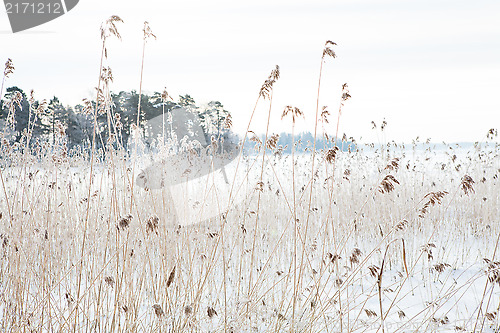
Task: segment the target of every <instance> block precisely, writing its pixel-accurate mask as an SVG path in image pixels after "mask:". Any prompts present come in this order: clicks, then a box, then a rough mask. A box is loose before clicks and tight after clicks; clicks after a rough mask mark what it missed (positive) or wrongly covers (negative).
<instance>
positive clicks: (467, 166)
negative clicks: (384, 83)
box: [0, 17, 500, 332]
mask: <svg viewBox="0 0 500 333" xmlns="http://www.w3.org/2000/svg"><path fill="white" fill-rule="evenodd" d="M120 21H121V20H119V19H118V18H117V17H115V18H112V19H110V21H109V22H107V23H105V24H104V25H103V39H104V40H105V39H106V38H107V36H111V35H113V36H116V37H119V36H120V35H119V34H118V31H117V30H116V24H117V23H118V22H120ZM144 29H145V30H144V31H143V32H144V34H145V36H146V37H147V38H149V37H152V36H148V34H149V33H151V32H150V31H149V30H148V25H145V28H144ZM334 45H335V43H332V42H327V43H326V45H325V48H324V49H323V53H322V54H321V61H322V62H323V61H324V60H325V58H326V57H329V58H331V57H334V56H335V53H334V52H333V50H331V47H333V46H334ZM103 50H104V51H103V52H104V53H105V54H104V55H103V57H104V56H106V57H107V55H108V54H107V53H108V52H107V50H106V47H105V48H104V49H103ZM104 58H105V57H104ZM8 74H9V73H7V74H5V73H4V76H7V75H8ZM279 76H280V73H279V67H276V68H275V69H273V71H272V73H271V75H270V76H269V77H268V78H267V79H266V81H265V82H264V84H263V85H262V87H258V88H260V89H258V91H257V92H258V101H260V102H265V103H266V106H270V108H269V109H272V94H273V91H272V89H273V87H274V85H275V84H276V80H277V79H278V78H279ZM96 79H97V76H96ZM99 80H100V84H99V87H98V89H97V90H96V100H92V101H91V100H86V101H84V103H83V106H82V109H81V111H82V114H81V116H82V117H83V116H85V117H86V116H87V115H86V114H85V113H87V114H88V116H89V117H95V116H97V115H100V116H102V117H104V118H106V122H107V121H108V119H109V126H108V129H109V130H110V131H111V133H114V134H116V136H115V137H113V141H112V142H108V143H106V142H104V143H102V144H101V146H100V147H101V148H97V147H96V149H95V152H93V154H94V155H90V154H91V153H90V152H89V151H84V150H81V151H78V150H76V151H72V150H70V149H67V145H66V141H65V137H64V130H65V128H64V124H63V123H62V122H60V123H56V122H54V129H55V131H54V133H53V134H54V136H53V137H52V136H51V140H50V141H46V142H44V141H42V140H36V139H33V136H31V138H30V133H33V132H31V131H33V130H34V129H33V125H31V128H30V130H27V131H26V132H25V135H24V137H23V139H22V141H20V142H16V141H14V140H13V139H12V137H11V136H8V135H5V136H3V137H2V140H1V141H0V151H1V152H2V158H1V159H0V196H1V198H0V199H1V200H0V310H1V311H2V314H3V315H2V316H1V319H0V327H1V329H2V330H3V331H60V332H66V331H75V332H79V331H96V332H112V331H127V332H165V331H173V332H183V331H200V332H202V331H220V332H222V331H227V332H229V331H231V330H232V331H234V332H250V331H254V332H283V331H301V332H334V331H335V332H358V331H360V332H362V331H367V332H376V331H383V330H384V329H385V331H387V332H392V331H417V332H424V331H437V332H439V331H450V330H454V329H455V328H458V329H460V330H462V329H463V330H467V331H473V330H474V326H475V325H476V324H477V329H476V332H478V331H480V328H481V327H484V329H483V331H486V329H489V328H492V329H494V328H495V327H496V326H495V325H496V320H498V312H499V311H498V304H500V299H499V297H498V290H499V288H500V278H499V276H500V274H499V273H498V272H499V271H500V264H498V254H497V250H496V238H495V236H497V235H498V234H499V232H500V230H499V226H498V223H496V222H497V216H499V215H500V212H499V207H500V204H499V202H498V195H497V194H498V193H500V188H499V186H500V181H499V177H500V171H499V170H498V169H499V166H498V160H499V155H498V154H499V153H498V152H499V146H498V144H497V143H494V142H490V143H489V145H484V144H483V146H479V145H478V146H476V147H472V148H471V149H468V148H467V149H466V148H461V147H456V146H448V145H445V146H444V147H443V148H440V147H436V146H434V145H433V144H432V143H417V141H418V140H416V142H415V143H414V144H413V145H408V146H406V147H404V146H403V145H397V144H392V143H391V145H390V146H389V145H382V146H380V145H378V146H377V145H373V146H369V145H362V144H356V145H349V147H348V148H347V149H346V146H343V145H344V144H347V141H349V142H353V140H352V139H348V135H343V136H342V135H340V136H339V137H342V141H341V143H339V144H338V145H337V141H336V140H335V141H334V140H333V138H336V136H337V134H338V133H335V125H336V124H330V125H333V126H334V127H333V128H334V130H333V131H331V132H333V133H331V134H328V135H327V137H328V138H329V139H330V140H329V146H327V147H325V149H323V150H322V151H320V150H319V149H316V150H314V148H313V147H312V146H313V143H312V142H311V145H310V146H309V151H311V152H313V153H314V159H313V158H312V155H313V154H296V153H295V149H296V148H297V147H299V146H300V145H301V144H303V143H299V142H293V147H290V148H293V150H292V151H293V152H294V155H293V157H292V156H291V155H292V154H285V153H284V147H285V145H286V144H288V142H286V143H283V142H281V140H282V138H281V137H280V136H279V135H277V134H271V132H269V133H268V135H266V137H262V136H259V134H257V133H255V132H253V131H251V129H250V126H249V129H248V132H246V133H245V135H247V134H248V136H249V140H250V141H251V145H250V146H255V147H254V149H249V150H250V151H251V153H249V154H241V155H237V161H238V163H239V164H238V168H239V171H240V172H241V173H242V174H243V175H244V176H245V177H243V179H242V180H241V181H240V180H239V179H236V178H232V177H227V178H228V184H226V183H224V184H225V186H227V188H228V189H229V190H232V191H233V192H232V194H231V198H233V199H234V198H235V197H237V195H239V194H241V193H243V195H242V197H241V200H240V201H238V202H235V201H231V200H227V201H225V202H224V204H223V205H221V204H220V202H221V201H220V198H221V197H220V196H217V195H212V193H214V192H210V190H211V189H213V188H214V186H213V185H214V182H213V181H206V182H204V183H203V186H199V187H197V188H196V190H197V192H198V193H200V196H201V198H202V199H206V198H207V197H210V198H214V199H216V200H214V205H217V204H218V205H219V206H220V207H217V211H218V212H219V214H215V215H213V216H211V217H210V218H207V219H204V220H196V221H198V223H192V221H188V220H184V219H183V218H184V217H183V216H181V215H180V214H178V213H177V211H176V209H177V210H184V211H187V212H192V211H195V210H196V209H197V207H200V206H201V205H202V204H203V202H202V200H196V201H187V200H186V201H182V200H181V201H182V204H181V205H174V204H173V202H176V200H179V198H178V197H177V196H176V195H173V194H172V192H170V191H169V188H168V186H167V182H168V181H169V178H168V177H169V175H171V174H172V173H173V171H174V169H172V168H169V167H168V165H169V163H170V164H172V163H174V162H176V160H175V158H173V157H172V156H174V155H175V154H173V153H172V151H176V152H182V153H183V154H185V155H184V156H186V157H187V160H188V161H190V162H193V163H191V164H188V163H187V164H180V165H179V166H178V169H176V170H175V172H177V173H178V174H180V175H184V176H185V177H194V175H195V174H196V172H197V171H196V169H195V168H194V166H193V165H195V163H194V161H196V156H200V154H202V153H205V152H206V154H207V155H210V152H214V151H217V150H220V149H221V148H222V147H225V145H227V144H228V142H227V141H226V142H221V141H219V140H217V139H216V138H214V139H212V138H211V137H207V138H206V146H203V147H201V146H199V145H194V143H193V142H186V141H182V138H179V139H177V138H168V139H166V140H161V144H160V143H158V144H157V145H154V144H153V145H152V146H151V147H152V148H151V151H153V149H156V150H157V151H158V152H157V154H154V153H152V152H151V151H149V152H148V151H147V150H146V151H144V153H143V154H142V155H141V154H137V157H136V171H135V172H134V171H133V166H132V157H131V156H132V154H128V153H127V152H125V151H124V146H123V145H120V144H117V143H118V142H120V137H119V132H120V131H117V129H121V128H122V127H121V126H123V124H122V121H123V120H124V119H123V115H120V114H119V113H115V112H114V111H113V108H110V107H111V104H110V103H109V95H108V93H109V91H110V90H109V89H110V85H111V84H112V83H113V73H112V71H111V69H110V68H109V67H108V66H107V64H103V65H102V66H101V67H100V68H99ZM257 92H256V93H257ZM349 97H350V95H349V92H348V90H347V86H343V87H342V96H341V101H340V103H341V107H342V105H343V103H344V102H345V101H346V100H347V99H348V98H349ZM29 98H30V99H31V101H30V103H29V105H30V107H29V110H23V112H24V111H27V112H31V117H32V118H31V119H32V120H33V119H34V117H38V116H40V115H42V114H43V113H44V112H48V111H47V109H46V108H47V103H46V102H45V103H38V104H37V102H35V101H34V100H35V99H34V97H33V94H31V95H30V97H29ZM167 99H169V95H168V94H167V93H166V90H165V91H164V93H161V100H163V101H166V100H167ZM4 101H5V102H6V103H5V104H4V106H5V107H4V110H3V112H5V115H4V116H5V119H7V118H8V117H7V116H8V115H9V110H10V109H12V112H16V113H17V112H19V110H20V108H19V103H20V97H19V96H15V95H13V96H10V95H9V96H8V98H5V99H4ZM9 101H13V102H12V103H13V104H12V103H11V104H9ZM10 105H14V106H13V107H12V108H11V107H10ZM21 105H22V103H21ZM269 109H268V110H269ZM303 110H304V111H302V110H299V109H298V108H295V107H292V106H289V107H286V108H285V109H284V111H283V114H284V115H285V116H286V117H287V118H285V119H283V121H289V122H290V126H291V128H292V129H293V128H294V127H293V126H295V125H296V123H297V122H298V121H300V118H301V117H302V116H305V117H314V115H311V114H310V112H308V111H307V109H305V108H304V109H303ZM280 111H281V110H280ZM342 112H344V111H342ZM339 114H340V111H339ZM329 115H330V113H329V112H328V108H322V109H321V108H319V107H318V121H321V122H322V124H323V125H324V126H325V127H324V130H325V131H327V129H328V127H327V125H329V122H330V123H333V122H334V121H332V120H331V119H328V117H329ZM134 116H135V114H134ZM159 116H160V117H161V118H164V119H165V120H163V119H162V121H161V124H169V122H168V117H169V116H171V117H175V115H173V116H172V115H171V114H170V115H168V114H166V113H164V114H163V113H160V114H159ZM14 119H15V118H14ZM92 119H93V118H92ZM134 120H135V118H134ZM233 120H234V119H231V118H230V117H228V118H226V121H225V124H224V126H227V127H231V126H232V121H233ZM337 120H338V119H337ZM30 124H33V122H30ZM337 124H338V121H337ZM4 125H5V126H6V128H5V129H4V130H5V133H8V131H10V130H11V127H10V126H11V123H8V122H7V123H5V124H4ZM135 126H137V125H135ZM386 126H387V123H386V122H383V123H382V125H381V126H377V128H376V130H380V128H381V127H384V128H385V127H386ZM158 128H159V133H161V134H162V137H163V139H165V135H164V132H166V131H167V130H168V128H167V126H165V127H162V126H158ZM35 129H36V128H35ZM136 130H137V131H140V130H141V129H140V128H136ZM101 133H102V132H99V131H96V133H95V135H96V137H95V139H96V140H100V137H99V134H101ZM326 133H327V132H325V134H326ZM90 134H92V133H90ZM495 134H496V130H490V131H488V140H493V139H494V137H495V136H494V135H495ZM21 136H22V135H21ZM109 137H112V136H111V135H110V136H109ZM52 138H53V140H52ZM139 139H140V137H138V140H139ZM245 140H246V138H245ZM103 141H105V140H103ZM65 147H66V148H65ZM233 148H234V151H238V152H239V151H240V150H243V148H242V145H235V146H234V147H233ZM266 150H267V151H272V152H273V154H271V153H269V154H267V153H266ZM175 156H178V155H175ZM91 157H92V158H94V161H93V162H91V161H90V160H91ZM210 161H211V162H213V163H214V164H216V163H217V161H216V160H215V159H211V160H210ZM92 163H93V164H92ZM458 165H461V167H459V168H458ZM91 168H93V171H90V170H91ZM139 170H141V171H142V172H143V176H144V177H143V178H141V177H140V175H141V171H139ZM464 170H465V171H464ZM229 171H231V172H234V170H229ZM228 173H229V172H228ZM215 174H216V175H217V176H220V177H222V176H221V174H222V170H220V169H218V170H216V172H215ZM464 174H466V175H465V176H464ZM153 176H154V177H153ZM233 179H236V181H234V180H233ZM473 179H476V180H477V182H474V181H473ZM483 179H484V180H483ZM170 180H172V179H170ZM318 180H319V181H318ZM323 180H324V181H323ZM141 181H143V182H144V184H143V185H147V186H144V187H141V186H137V187H136V188H133V185H134V183H135V182H137V183H138V185H141V183H140V182H141ZM162 181H163V184H162ZM180 185H184V184H180ZM229 190H228V192H229ZM216 194H218V193H216ZM208 209H209V208H207V209H206V210H208ZM132 216H133V217H132ZM483 258H488V259H484V260H483ZM478 286H479V287H481V289H482V288H484V287H485V286H486V288H484V289H483V290H485V292H484V295H483V296H482V295H480V294H479V293H478V291H477V290H479V289H478ZM483 322H484V325H483ZM384 327H385V328H384Z"/></svg>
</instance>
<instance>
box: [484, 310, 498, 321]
mask: <svg viewBox="0 0 500 333" xmlns="http://www.w3.org/2000/svg"><path fill="white" fill-rule="evenodd" d="M484 316H485V317H486V319H488V320H495V318H496V316H497V312H496V311H494V312H487V313H486V314H485V315H484Z"/></svg>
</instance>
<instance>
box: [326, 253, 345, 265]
mask: <svg viewBox="0 0 500 333" xmlns="http://www.w3.org/2000/svg"><path fill="white" fill-rule="evenodd" d="M326 257H327V258H328V259H329V260H330V261H331V262H332V263H333V264H334V263H335V262H336V261H337V260H340V259H342V257H341V256H339V255H338V254H331V253H330V252H328V253H327V255H326Z"/></svg>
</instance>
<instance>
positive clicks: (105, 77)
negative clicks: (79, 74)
mask: <svg viewBox="0 0 500 333" xmlns="http://www.w3.org/2000/svg"><path fill="white" fill-rule="evenodd" d="M101 80H102V81H103V82H104V83H105V84H109V83H110V82H113V73H112V71H111V67H109V66H108V67H103V68H102V70H101Z"/></svg>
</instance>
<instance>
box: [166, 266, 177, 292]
mask: <svg viewBox="0 0 500 333" xmlns="http://www.w3.org/2000/svg"><path fill="white" fill-rule="evenodd" d="M175 267H176V266H174V267H173V268H172V270H171V271H170V274H169V275H168V280H167V288H168V287H170V285H171V284H172V282H174V278H175Z"/></svg>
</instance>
